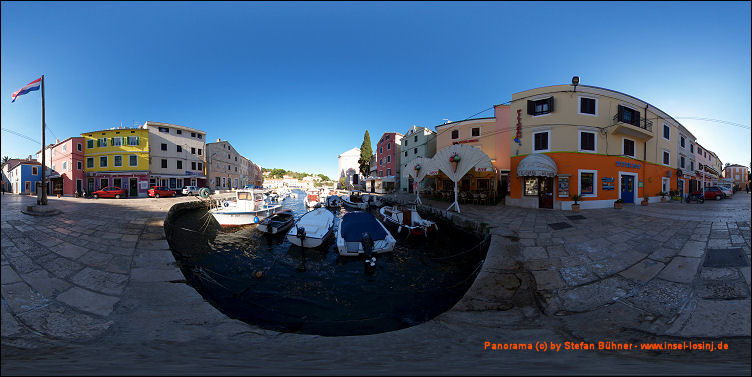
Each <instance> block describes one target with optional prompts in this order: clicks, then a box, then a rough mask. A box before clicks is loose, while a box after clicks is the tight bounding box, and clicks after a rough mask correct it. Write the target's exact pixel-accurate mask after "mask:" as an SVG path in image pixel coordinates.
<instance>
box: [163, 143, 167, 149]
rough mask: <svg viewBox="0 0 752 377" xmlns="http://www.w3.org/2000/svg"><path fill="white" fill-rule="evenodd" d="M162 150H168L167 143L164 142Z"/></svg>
mask: <svg viewBox="0 0 752 377" xmlns="http://www.w3.org/2000/svg"><path fill="white" fill-rule="evenodd" d="M162 150H163V151H166V150H167V144H165V143H162Z"/></svg>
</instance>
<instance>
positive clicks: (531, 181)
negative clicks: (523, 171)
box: [525, 177, 538, 196]
mask: <svg viewBox="0 0 752 377" xmlns="http://www.w3.org/2000/svg"><path fill="white" fill-rule="evenodd" d="M525 196H538V178H535V177H526V178H525Z"/></svg>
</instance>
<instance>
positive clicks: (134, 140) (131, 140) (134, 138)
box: [128, 136, 138, 145]
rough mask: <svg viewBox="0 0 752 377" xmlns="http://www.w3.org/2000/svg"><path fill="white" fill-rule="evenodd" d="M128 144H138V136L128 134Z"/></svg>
mask: <svg viewBox="0 0 752 377" xmlns="http://www.w3.org/2000/svg"><path fill="white" fill-rule="evenodd" d="M128 145H138V136H128Z"/></svg>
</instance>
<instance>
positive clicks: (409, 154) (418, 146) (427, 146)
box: [400, 126, 436, 193]
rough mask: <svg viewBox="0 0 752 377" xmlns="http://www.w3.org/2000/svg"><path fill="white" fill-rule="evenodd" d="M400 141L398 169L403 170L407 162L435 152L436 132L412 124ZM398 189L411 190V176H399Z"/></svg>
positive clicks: (427, 156) (428, 156)
mask: <svg viewBox="0 0 752 377" xmlns="http://www.w3.org/2000/svg"><path fill="white" fill-rule="evenodd" d="M401 143H402V146H401V151H402V155H401V156H400V171H404V170H405V169H406V167H407V164H408V163H409V162H410V161H412V160H414V159H416V158H417V157H425V158H431V157H433V155H434V154H436V132H434V131H433V130H431V129H429V128H426V127H416V126H413V127H412V128H410V130H409V131H407V132H406V133H405V136H404V137H403V138H402V140H401ZM418 189H420V185H418ZM400 191H402V192H410V193H412V192H413V179H412V177H409V178H408V179H405V178H404V177H401V179H400Z"/></svg>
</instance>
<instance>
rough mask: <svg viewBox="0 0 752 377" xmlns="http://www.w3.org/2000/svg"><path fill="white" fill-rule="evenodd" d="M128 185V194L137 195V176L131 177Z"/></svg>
mask: <svg viewBox="0 0 752 377" xmlns="http://www.w3.org/2000/svg"><path fill="white" fill-rule="evenodd" d="M130 185H131V189H130V194H131V195H130V196H138V178H131V181H130Z"/></svg>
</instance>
